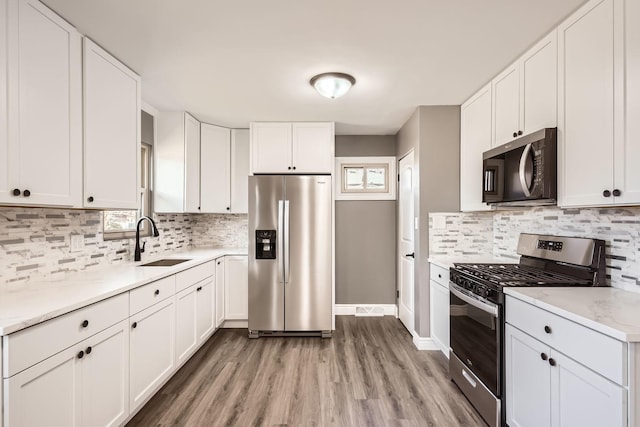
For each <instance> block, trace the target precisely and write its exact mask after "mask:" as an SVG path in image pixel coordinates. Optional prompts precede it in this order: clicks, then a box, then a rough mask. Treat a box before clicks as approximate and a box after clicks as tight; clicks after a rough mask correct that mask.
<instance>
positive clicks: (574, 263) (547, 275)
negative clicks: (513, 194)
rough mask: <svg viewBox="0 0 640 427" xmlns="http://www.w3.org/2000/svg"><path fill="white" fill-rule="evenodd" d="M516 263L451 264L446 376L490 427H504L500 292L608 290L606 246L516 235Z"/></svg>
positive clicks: (590, 241) (574, 239) (599, 242)
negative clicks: (511, 289)
mask: <svg viewBox="0 0 640 427" xmlns="http://www.w3.org/2000/svg"><path fill="white" fill-rule="evenodd" d="M517 252H518V254H519V255H521V257H520V263H519V264H465V263H462V264H458V263H456V264H454V266H453V268H452V269H451V274H450V283H449V291H450V295H449V297H450V300H449V301H450V302H449V308H450V341H451V356H450V359H449V374H450V376H451V379H452V380H453V381H454V382H455V383H456V384H457V385H458V387H459V388H460V390H462V392H463V393H464V394H465V396H467V398H468V399H469V401H470V402H471V403H472V404H473V406H474V407H475V408H476V409H477V410H478V412H479V413H480V415H481V416H482V417H483V418H484V420H485V421H486V422H487V423H488V424H489V425H490V426H492V427H493V426H498V425H504V418H505V414H506V412H505V408H504V400H503V397H504V369H503V367H504V345H503V343H504V323H503V322H504V294H503V292H502V290H503V288H504V287H508V286H606V277H605V242H604V241H603V240H597V239H584V238H578V237H559V236H547V235H537V234H525V233H523V234H520V239H519V241H518V250H517Z"/></svg>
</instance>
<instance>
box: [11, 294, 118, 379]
mask: <svg viewBox="0 0 640 427" xmlns="http://www.w3.org/2000/svg"><path fill="white" fill-rule="evenodd" d="M128 316H129V297H128V295H127V293H126V292H125V293H123V294H120V295H117V296H115V297H112V298H109V299H106V300H104V301H100V302H97V303H95V304H92V305H89V306H87V307H84V308H81V309H79V310H76V311H72V312H71V313H68V314H65V315H62V316H59V317H56V318H55V319H51V320H48V321H46V322H43V323H40V324H39V325H35V326H32V327H30V328H27V329H24V330H22V331H19V332H16V333H13V334H11V335H8V336H5V337H3V338H4V341H3V343H4V345H3V362H4V366H3V377H4V378H8V377H10V376H12V375H15V374H17V373H18V372H20V371H23V370H24V369H26V368H28V367H30V366H33V365H35V364H36V363H38V362H40V361H41V360H44V359H46V358H47V357H50V356H52V355H54V354H56V353H58V352H60V351H62V350H64V349H65V348H67V347H70V346H72V345H74V344H76V343H78V342H80V341H82V340H84V339H86V338H89V337H90V336H92V335H94V334H96V333H98V332H100V331H102V330H104V329H106V328H108V327H109V326H111V325H113V324H115V323H118V322H119V321H121V320H123V319H126V318H127V317H128ZM85 325H86V326H85Z"/></svg>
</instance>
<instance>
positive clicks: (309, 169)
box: [251, 122, 335, 174]
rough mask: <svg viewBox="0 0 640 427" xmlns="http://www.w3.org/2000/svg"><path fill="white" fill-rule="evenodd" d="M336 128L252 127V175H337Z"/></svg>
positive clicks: (306, 125)
mask: <svg viewBox="0 0 640 427" xmlns="http://www.w3.org/2000/svg"><path fill="white" fill-rule="evenodd" d="M334 133H335V132H334V124H333V123H332V122H317V123H280V122H275V123H271V122H254V123H251V173H253V174H260V173H279V174H288V173H293V174H304V173H309V174H312V173H326V174H330V173H332V172H333V166H334V147H335V136H334Z"/></svg>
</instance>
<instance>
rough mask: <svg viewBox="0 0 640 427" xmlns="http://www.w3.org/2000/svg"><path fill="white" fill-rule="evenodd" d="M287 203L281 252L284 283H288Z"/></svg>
mask: <svg viewBox="0 0 640 427" xmlns="http://www.w3.org/2000/svg"><path fill="white" fill-rule="evenodd" d="M289 225H290V224H289V201H288V200H285V201H284V227H283V229H284V236H283V239H282V240H284V242H283V244H284V252H283V256H282V258H283V263H284V283H285V284H287V283H289V273H290V272H289V265H290V263H289V231H290V230H289Z"/></svg>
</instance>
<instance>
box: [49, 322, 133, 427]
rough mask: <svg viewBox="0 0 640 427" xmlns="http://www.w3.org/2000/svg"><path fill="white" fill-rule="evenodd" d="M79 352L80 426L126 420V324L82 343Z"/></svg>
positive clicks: (127, 349) (108, 423)
mask: <svg viewBox="0 0 640 427" xmlns="http://www.w3.org/2000/svg"><path fill="white" fill-rule="evenodd" d="M81 351H84V357H83V358H82V362H81V364H82V386H81V387H82V388H81V390H82V391H81V394H82V425H83V426H117V425H120V424H122V423H123V422H124V420H126V419H127V417H128V416H129V321H128V320H123V321H122V322H120V323H118V324H116V325H114V326H112V327H110V328H108V329H106V330H104V331H102V332H100V333H98V334H96V335H94V336H93V337H91V338H89V339H87V340H85V341H84V342H83V343H82V346H81ZM49 425H54V424H49Z"/></svg>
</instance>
